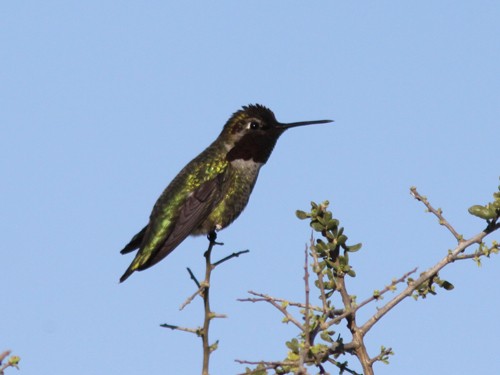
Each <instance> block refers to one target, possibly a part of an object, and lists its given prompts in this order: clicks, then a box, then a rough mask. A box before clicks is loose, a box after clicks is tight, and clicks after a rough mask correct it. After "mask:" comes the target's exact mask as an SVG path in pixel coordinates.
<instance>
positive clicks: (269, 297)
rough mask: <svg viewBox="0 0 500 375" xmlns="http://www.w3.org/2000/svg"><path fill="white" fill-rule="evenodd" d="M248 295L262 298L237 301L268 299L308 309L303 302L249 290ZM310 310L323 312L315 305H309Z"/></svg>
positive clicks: (247, 300)
mask: <svg viewBox="0 0 500 375" xmlns="http://www.w3.org/2000/svg"><path fill="white" fill-rule="evenodd" d="M247 293H248V294H252V295H254V296H259V297H261V298H238V299H237V301H239V302H266V300H268V299H272V300H274V301H276V302H280V303H285V304H287V305H289V306H294V307H298V308H301V309H305V308H306V304H305V303H302V302H294V301H288V300H286V299H284V298H276V297H271V296H269V295H267V294H262V293H257V292H254V291H253V290H249V291H248V292H247ZM309 308H310V309H311V310H314V311H318V312H323V309H322V308H321V307H319V306H315V305H311V304H309ZM336 315H338V311H337V313H336Z"/></svg>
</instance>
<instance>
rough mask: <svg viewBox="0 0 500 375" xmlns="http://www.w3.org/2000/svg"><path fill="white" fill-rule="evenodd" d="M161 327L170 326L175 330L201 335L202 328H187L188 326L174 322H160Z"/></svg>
mask: <svg viewBox="0 0 500 375" xmlns="http://www.w3.org/2000/svg"><path fill="white" fill-rule="evenodd" d="M160 327H163V328H170V329H171V330H175V331H183V332H189V333H194V334H195V335H196V336H201V329H200V328H196V329H195V328H187V327H181V326H177V325H174V324H168V323H163V324H160Z"/></svg>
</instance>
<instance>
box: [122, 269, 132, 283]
mask: <svg viewBox="0 0 500 375" xmlns="http://www.w3.org/2000/svg"><path fill="white" fill-rule="evenodd" d="M131 267H132V265H131V266H130V267H129V268H128V269H127V270H126V271H125V273H124V274H123V275H122V277H120V282H121V283H123V282H124V281H125V280H127V279H128V277H129V276H130V275H132V274H133V273H134V271H133V270H132V269H131Z"/></svg>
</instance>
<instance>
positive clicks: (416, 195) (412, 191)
mask: <svg viewBox="0 0 500 375" xmlns="http://www.w3.org/2000/svg"><path fill="white" fill-rule="evenodd" d="M410 194H411V195H412V196H413V197H414V198H415V199H416V200H418V201H420V202H422V203H423V204H424V205H425V207H427V210H429V212H432V213H433V214H434V215H435V216H436V217H437V218H438V220H439V224H440V225H443V226H445V227H446V228H447V229H448V230H449V231H450V232H451V234H453V236H454V237H455V239H456V240H457V241H458V243H460V242H461V241H463V238H464V236H462V235H461V234H459V233H458V232H457V231H456V230H455V228H453V227H452V226H451V224H450V223H449V222H448V220H446V219H445V218H444V216H443V210H441V209H440V208H438V209H437V210H436V209H435V208H434V207H432V206H431V205H430V203H429V201H428V200H427V198H426V197H424V196H422V195H420V194H419V193H418V191H417V188H416V187H414V186H413V187H411V188H410Z"/></svg>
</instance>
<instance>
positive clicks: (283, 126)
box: [279, 120, 333, 129]
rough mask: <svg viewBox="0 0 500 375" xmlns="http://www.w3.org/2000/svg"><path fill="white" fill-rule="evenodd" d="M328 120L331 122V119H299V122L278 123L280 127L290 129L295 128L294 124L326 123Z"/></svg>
mask: <svg viewBox="0 0 500 375" xmlns="http://www.w3.org/2000/svg"><path fill="white" fill-rule="evenodd" d="M329 122H333V120H316V121H300V122H291V123H288V124H282V123H279V126H280V128H282V129H290V128H295V127H296V126H303V125H314V124H327V123H329Z"/></svg>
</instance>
